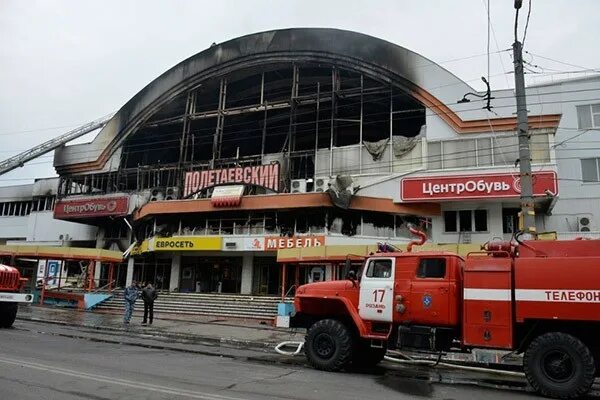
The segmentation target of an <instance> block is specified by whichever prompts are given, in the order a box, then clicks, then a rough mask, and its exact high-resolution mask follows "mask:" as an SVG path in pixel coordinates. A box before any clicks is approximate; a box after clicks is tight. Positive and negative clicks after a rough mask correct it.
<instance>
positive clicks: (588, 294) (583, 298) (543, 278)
mask: <svg viewBox="0 0 600 400" xmlns="http://www.w3.org/2000/svg"><path fill="white" fill-rule="evenodd" d="M515 300H516V320H517V322H523V321H525V320H531V319H548V320H557V319H558V320H572V321H600V257H574V256H571V257H550V258H544V257H527V258H517V259H515Z"/></svg>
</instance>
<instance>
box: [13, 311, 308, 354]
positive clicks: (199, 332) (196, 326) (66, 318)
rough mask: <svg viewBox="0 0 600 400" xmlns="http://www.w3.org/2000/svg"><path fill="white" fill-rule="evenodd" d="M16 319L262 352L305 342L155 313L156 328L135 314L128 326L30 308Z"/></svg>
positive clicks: (109, 317)
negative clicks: (286, 344)
mask: <svg viewBox="0 0 600 400" xmlns="http://www.w3.org/2000/svg"><path fill="white" fill-rule="evenodd" d="M17 319H19V320H29V321H38V322H47V323H53V324H59V325H68V326H79V327H85V328H93V329H97V330H100V331H112V332H115V331H116V332H119V331H120V332H127V333H134V334H135V333H139V334H144V335H156V336H163V337H167V338H173V339H178V340H185V341H191V342H212V343H215V344H217V343H218V344H221V345H232V346H236V347H244V348H254V349H263V350H271V349H273V347H274V346H275V345H277V344H278V343H280V342H282V341H285V340H304V333H303V332H300V331H299V332H293V331H292V330H290V329H283V328H275V327H273V326H270V325H268V324H267V323H266V322H265V321H257V320H245V319H228V318H220V317H214V316H200V315H178V314H173V315H165V313H155V314H154V322H153V324H152V325H149V326H143V325H141V322H142V318H141V314H140V313H138V312H137V311H136V313H134V316H133V318H132V319H131V323H130V324H128V325H126V324H124V323H123V315H122V314H113V313H104V312H93V311H79V310H74V309H67V308H57V307H51V306H50V307H49V306H38V305H31V306H25V307H20V308H19V313H18V314H17Z"/></svg>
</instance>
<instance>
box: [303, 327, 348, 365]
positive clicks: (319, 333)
mask: <svg viewBox="0 0 600 400" xmlns="http://www.w3.org/2000/svg"><path fill="white" fill-rule="evenodd" d="M352 342H353V340H352V334H351V333H350V331H349V330H348V328H347V327H346V326H345V325H344V324H343V323H341V322H340V321H338V320H335V319H322V320H320V321H317V322H315V323H314V324H313V325H312V326H311V327H310V328H309V329H308V333H307V335H306V338H305V343H304V353H305V354H306V358H307V359H308V362H309V363H310V364H311V365H312V366H313V367H315V368H316V369H320V370H324V371H339V370H341V369H343V368H344V367H346V366H347V365H348V363H350V361H351V360H352V344H353V343H352Z"/></svg>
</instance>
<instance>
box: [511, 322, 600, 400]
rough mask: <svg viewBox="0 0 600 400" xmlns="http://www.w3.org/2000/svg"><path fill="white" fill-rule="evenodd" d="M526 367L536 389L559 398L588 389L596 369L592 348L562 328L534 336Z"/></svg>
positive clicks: (527, 352) (525, 360) (526, 374)
mask: <svg viewBox="0 0 600 400" xmlns="http://www.w3.org/2000/svg"><path fill="white" fill-rule="evenodd" d="M523 367H524V369H525V376H526V377H527V380H528V381H529V384H530V385H531V386H532V387H533V388H534V389H535V390H536V391H537V392H539V393H541V394H542V395H544V396H548V397H555V398H559V399H572V398H576V397H579V396H581V395H583V394H585V393H587V392H588V391H589V390H590V388H591V387H592V383H594V375H595V373H596V367H595V364H594V357H593V356H592V353H591V352H590V349H588V347H587V346H586V345H585V344H584V343H583V342H581V340H579V339H577V338H576V337H575V336H572V335H569V334H566V333H559V332H551V333H545V334H543V335H541V336H538V337H537V338H536V339H534V340H533V342H531V344H530V345H529V347H528V348H527V351H526V352H525V356H524V358H523Z"/></svg>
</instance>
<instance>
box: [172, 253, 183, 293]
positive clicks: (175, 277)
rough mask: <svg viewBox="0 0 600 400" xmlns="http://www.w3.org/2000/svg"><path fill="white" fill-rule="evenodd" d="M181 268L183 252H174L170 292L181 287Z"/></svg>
mask: <svg viewBox="0 0 600 400" xmlns="http://www.w3.org/2000/svg"><path fill="white" fill-rule="evenodd" d="M180 270H181V254H173V258H171V278H170V280H169V292H174V291H175V289H177V288H178V287H179V276H180V274H179V271H180Z"/></svg>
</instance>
